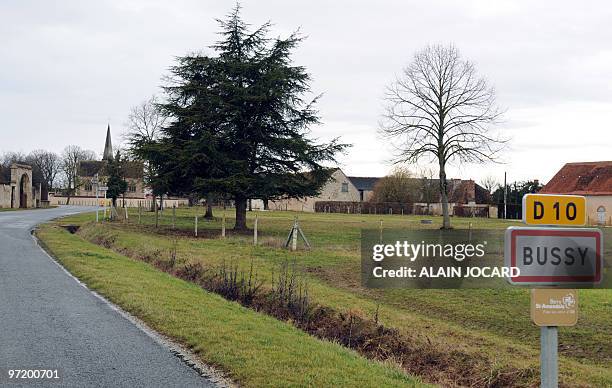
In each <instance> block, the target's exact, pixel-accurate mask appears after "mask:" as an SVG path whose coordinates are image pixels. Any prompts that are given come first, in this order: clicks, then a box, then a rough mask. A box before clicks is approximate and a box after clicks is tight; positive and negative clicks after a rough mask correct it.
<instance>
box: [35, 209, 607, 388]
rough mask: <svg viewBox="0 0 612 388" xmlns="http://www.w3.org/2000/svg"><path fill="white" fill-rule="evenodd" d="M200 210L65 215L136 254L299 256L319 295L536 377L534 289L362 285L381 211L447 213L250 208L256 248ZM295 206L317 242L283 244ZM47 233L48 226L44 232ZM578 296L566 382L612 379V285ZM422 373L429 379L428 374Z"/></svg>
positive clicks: (405, 221) (483, 222)
mask: <svg viewBox="0 0 612 388" xmlns="http://www.w3.org/2000/svg"><path fill="white" fill-rule="evenodd" d="M196 213H197V214H199V215H202V214H203V209H201V208H199V209H193V208H192V209H187V208H180V209H177V211H176V214H177V218H176V229H172V228H171V224H172V217H171V214H172V213H171V211H170V210H166V211H165V212H164V214H163V215H162V216H161V220H160V225H161V226H160V228H159V229H158V230H156V229H155V228H154V227H153V226H152V225H153V223H154V218H153V214H152V213H149V212H146V213H143V215H142V217H141V220H140V221H141V223H140V224H138V215H137V212H136V211H135V210H134V211H132V212H131V213H130V219H129V222H128V223H120V222H116V223H102V224H100V225H97V226H96V225H94V224H92V223H90V221H91V220H92V219H93V217H92V216H91V215H90V214H89V215H80V216H75V217H71V218H70V219H65V220H62V222H63V223H78V224H83V227H82V228H81V230H80V231H79V235H80V236H81V237H83V239H85V240H89V241H98V242H99V241H105V242H106V243H107V245H109V246H110V248H112V249H113V250H115V251H117V252H120V253H123V254H126V255H128V256H133V257H137V256H138V255H153V256H155V255H157V256H164V255H167V256H168V257H169V252H170V250H171V249H173V247H174V246H176V250H177V256H178V257H179V258H180V259H181V260H183V261H190V262H195V261H199V262H202V263H203V264H205V265H206V266H209V267H211V266H215V265H219V264H220V263H221V262H223V261H230V262H233V263H237V264H238V265H240V266H241V268H245V269H247V268H248V265H250V263H251V260H252V261H253V263H254V266H255V269H256V271H257V272H258V274H259V275H260V277H261V278H262V279H263V280H264V281H265V282H268V283H269V282H270V279H271V271H272V270H273V268H275V267H276V266H278V265H279V264H280V263H281V262H283V261H284V260H287V259H290V260H292V259H295V260H296V261H297V262H298V263H299V265H300V266H301V267H303V268H304V270H305V272H306V274H307V276H308V279H309V288H310V290H311V294H312V297H313V299H314V300H315V301H316V302H317V303H319V304H322V305H326V306H330V307H333V308H335V309H338V310H341V311H348V310H351V311H358V312H359V313H360V314H362V315H364V316H366V317H372V316H373V315H374V314H375V311H376V309H377V305H379V313H378V314H379V317H380V321H381V322H382V323H383V324H385V325H386V326H389V327H393V328H397V329H398V330H400V332H401V333H402V334H403V335H405V336H407V337H410V338H411V339H412V341H414V342H415V343H419V344H425V345H426V346H431V347H435V348H436V349H438V350H440V351H446V352H448V353H451V352H455V353H456V352H459V353H460V354H461V355H462V356H463V357H465V358H466V359H473V360H475V361H474V363H475V364H477V366H478V368H475V370H474V373H479V374H480V375H481V376H479V377H481V378H482V381H483V385H484V383H485V382H486V381H487V380H486V378H487V376H490V375H492V374H495V373H496V372H498V371H500V370H510V371H514V372H512V373H516V374H517V375H520V377H518V378H517V379H516V383H517V384H519V385H525V386H529V385H537V382H538V379H539V376H538V373H537V371H538V368H539V361H538V352H539V342H538V338H539V329H538V328H537V327H535V326H534V325H533V324H532V323H531V322H530V318H529V296H528V291H527V290H520V289H499V290H408V289H396V290H372V289H364V288H362V287H361V286H360V278H359V276H360V272H359V271H360V253H359V246H360V232H361V230H362V229H363V228H378V227H379V225H380V220H381V219H382V220H383V226H384V228H411V229H418V228H424V227H430V228H437V227H438V226H439V218H437V217H433V219H434V223H433V224H432V225H422V224H421V223H420V220H421V218H423V217H416V216H399V215H398V216H389V215H384V216H381V215H351V214H306V213H299V214H298V213H292V212H250V213H249V222H250V225H252V222H253V218H254V216H255V215H257V216H258V218H259V236H260V238H259V245H258V246H257V247H254V246H253V244H252V237H251V236H248V235H233V234H232V233H231V231H229V230H228V237H227V238H225V239H221V238H220V225H221V221H220V216H221V210H219V209H216V211H215V216H216V217H217V218H216V219H215V220H214V221H204V220H202V219H201V218H200V220H199V235H200V237H199V238H194V237H193V235H192V233H193V226H194V216H195V214H196ZM296 215H298V216H299V219H300V225H301V227H302V229H303V230H304V232H305V233H306V235H307V237H308V238H309V240H310V242H311V244H312V246H313V249H312V250H310V251H305V250H299V251H298V252H289V251H287V250H285V249H283V248H282V247H281V246H282V244H283V242H284V240H285V238H286V236H287V233H288V231H289V228H290V227H291V224H292V222H293V218H294V217H295V216H296ZM227 216H228V217H227V226H228V228H231V227H232V218H231V216H233V214H232V213H231V212H230V211H228V212H227ZM470 223H472V227H473V228H475V229H480V228H482V229H504V228H506V227H507V226H509V225H519V224H518V223H516V222H507V221H503V220H493V219H467V218H466V219H459V218H455V219H453V226H454V227H456V228H467V227H468V225H469V224H470ZM53 230H54V232H53V233H51V229H49V228H45V229H43V231H44V232H46V233H49V235H54V236H56V238H57V239H58V241H59V240H62V239H71V241H72V243H73V244H77V243H80V244H88V243H86V242H85V241H83V240H80V239H78V238H77V237H76V236H73V235H70V234H69V233H67V232H60V231H59V230H57V229H53ZM47 236H48V235H47ZM47 236H45V234H44V233H42V234H41V237H42V238H43V240H46V239H48V237H47ZM77 245H78V244H77ZM59 256H60V258H61V255H59ZM77 275H78V274H77ZM579 298H580V314H579V316H580V318H579V323H578V325H577V326H576V327H572V328H561V329H560V332H559V342H560V353H561V360H560V373H561V381H562V383H563V385H565V386H610V385H612V348H611V346H612V345H611V344H612V331H611V330H610V329H612V321H611V318H612V309H611V307H612V291H610V290H581V291H580V294H579ZM118 303H120V304H121V301H119V302H118ZM147 314H149V313H148V312H147ZM147 316H148V315H147ZM170 335H171V336H174V337H176V336H175V335H172V334H170ZM476 360H480V363H478V362H476ZM228 369H229V370H231V369H232V368H228ZM504 373H507V372H504ZM423 378H424V379H425V380H427V378H428V376H423Z"/></svg>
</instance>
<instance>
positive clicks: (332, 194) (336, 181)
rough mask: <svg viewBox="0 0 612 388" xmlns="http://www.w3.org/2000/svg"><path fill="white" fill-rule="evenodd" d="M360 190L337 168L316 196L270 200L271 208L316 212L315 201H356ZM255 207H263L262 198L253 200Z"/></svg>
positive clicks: (260, 208)
mask: <svg viewBox="0 0 612 388" xmlns="http://www.w3.org/2000/svg"><path fill="white" fill-rule="evenodd" d="M359 198H360V193H359V190H357V188H356V187H355V185H353V183H352V182H351V180H350V179H349V177H348V176H346V174H345V173H344V172H343V171H342V170H341V169H339V168H337V169H335V170H334V172H333V173H332V174H331V176H330V178H329V179H328V180H327V182H326V183H325V185H323V187H322V188H321V192H320V194H319V195H318V196H316V197H305V198H287V199H279V200H273V201H269V202H268V209H269V210H292V211H303V212H314V211H315V203H316V202H319V201H338V202H356V201H359ZM251 206H252V208H253V209H259V210H262V209H263V201H262V200H259V199H257V200H255V199H254V200H252V201H251Z"/></svg>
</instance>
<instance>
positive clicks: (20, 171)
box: [11, 163, 35, 208]
mask: <svg viewBox="0 0 612 388" xmlns="http://www.w3.org/2000/svg"><path fill="white" fill-rule="evenodd" d="M11 186H12V193H11V197H12V201H11V206H12V207H20V208H29V207H34V205H35V204H34V201H32V167H30V166H28V165H27V164H19V163H13V164H12V165H11Z"/></svg>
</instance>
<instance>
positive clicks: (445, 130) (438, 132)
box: [381, 45, 506, 228]
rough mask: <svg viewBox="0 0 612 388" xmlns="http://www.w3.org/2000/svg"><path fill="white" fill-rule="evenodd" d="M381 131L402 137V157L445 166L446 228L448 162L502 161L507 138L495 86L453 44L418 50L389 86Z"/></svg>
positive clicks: (446, 225) (442, 178) (447, 225)
mask: <svg viewBox="0 0 612 388" xmlns="http://www.w3.org/2000/svg"><path fill="white" fill-rule="evenodd" d="M385 100H386V102H387V106H386V112H385V114H384V119H383V121H382V122H381V132H382V134H383V135H385V136H387V137H389V138H399V139H400V143H399V144H396V147H397V150H398V154H397V157H396V160H395V161H396V162H409V163H414V162H417V161H418V160H419V159H421V158H423V157H428V156H429V157H430V158H431V160H432V161H437V163H438V166H439V178H440V181H439V190H440V196H441V199H442V213H443V216H444V221H443V225H442V227H443V228H450V217H449V210H448V191H447V182H446V166H447V164H448V163H449V162H452V161H458V162H481V163H482V162H485V161H494V160H496V157H497V154H498V152H499V151H500V150H501V149H502V148H503V144H504V143H505V141H506V140H504V139H502V138H500V137H498V136H496V135H494V134H492V133H491V132H490V127H491V125H492V124H494V123H496V122H497V121H498V119H499V118H500V116H501V113H502V112H501V111H500V110H499V108H498V107H497V105H496V103H495V91H494V89H493V88H492V87H491V86H489V84H488V83H487V81H486V80H485V79H484V78H481V77H479V76H478V75H477V73H476V68H475V67H474V65H473V64H472V63H471V62H469V61H467V60H464V59H463V58H461V56H460V54H459V51H458V50H457V49H456V48H455V47H453V46H441V45H437V46H429V47H427V48H425V49H424V50H422V51H420V52H418V53H417V54H416V55H415V56H414V60H413V62H412V63H411V64H409V65H408V67H406V68H405V69H404V71H403V73H402V74H401V76H399V77H398V78H397V80H396V81H395V82H394V83H392V84H391V85H390V86H389V87H388V88H387V91H386V95H385Z"/></svg>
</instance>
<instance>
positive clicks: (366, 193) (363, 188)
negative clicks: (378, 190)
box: [348, 176, 380, 202]
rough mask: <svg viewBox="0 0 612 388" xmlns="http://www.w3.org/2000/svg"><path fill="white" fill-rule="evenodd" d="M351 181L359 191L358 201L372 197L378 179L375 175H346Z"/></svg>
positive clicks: (365, 200) (364, 200)
mask: <svg viewBox="0 0 612 388" xmlns="http://www.w3.org/2000/svg"><path fill="white" fill-rule="evenodd" d="M348 178H349V179H350V180H351V183H352V184H353V186H355V188H356V189H357V191H358V192H359V201H360V202H367V201H369V200H370V199H371V198H372V195H373V194H374V186H376V183H378V181H379V180H380V178H377V177H362V176H350V177H348Z"/></svg>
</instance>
